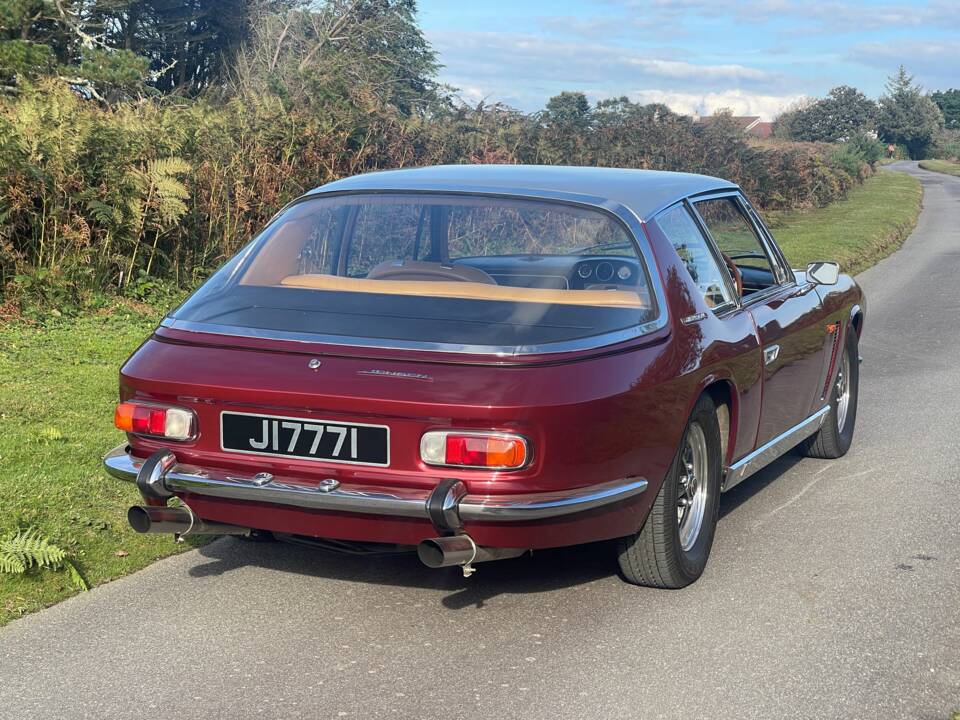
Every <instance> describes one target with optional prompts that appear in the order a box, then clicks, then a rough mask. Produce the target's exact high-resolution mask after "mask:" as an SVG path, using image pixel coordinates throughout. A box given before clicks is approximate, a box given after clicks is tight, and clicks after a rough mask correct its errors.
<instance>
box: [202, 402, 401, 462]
mask: <svg viewBox="0 0 960 720" xmlns="http://www.w3.org/2000/svg"><path fill="white" fill-rule="evenodd" d="M220 447H221V449H223V450H229V451H230V452H239V453H249V454H251V455H274V456H278V457H293V458H301V459H304V460H319V461H323V462H338V463H352V464H355V465H379V466H381V467H387V466H388V465H389V464H390V428H388V427H387V426H386V425H365V424H361V423H342V422H333V421H331V420H313V419H307V418H296V417H286V416H283V415H254V414H252V413H240V412H223V413H220Z"/></svg>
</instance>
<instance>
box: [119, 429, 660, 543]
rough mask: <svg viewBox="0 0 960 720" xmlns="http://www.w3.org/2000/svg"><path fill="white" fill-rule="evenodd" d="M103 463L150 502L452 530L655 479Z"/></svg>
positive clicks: (565, 505) (559, 507) (526, 516)
mask: <svg viewBox="0 0 960 720" xmlns="http://www.w3.org/2000/svg"><path fill="white" fill-rule="evenodd" d="M103 465H104V468H105V469H106V471H107V472H108V473H109V474H110V475H112V476H113V477H115V478H118V479H120V480H126V481H128V482H136V483H137V485H138V487H139V488H140V491H141V494H143V495H144V496H145V497H151V498H157V497H169V496H170V495H171V494H173V493H193V494H195V495H206V496H212V497H222V498H228V499H231V500H248V501H251V502H262V503H274V504H277V505H292V506H294V507H298V508H304V509H309V510H331V511H336V512H348V513H366V514H373V515H391V516H395V517H409V518H420V519H424V520H430V521H431V522H433V524H434V525H436V526H438V527H440V528H442V529H449V530H456V529H457V526H458V525H459V524H460V523H463V522H525V521H532V520H543V519H549V518H555V517H561V516H564V515H571V514H574V513H579V512H584V511H586V510H594V509H596V508H600V507H604V506H607V505H610V504H613V503H616V502H620V501H622V500H626V499H627V498H631V497H633V496H635V495H638V494H640V493H642V492H643V491H644V490H646V489H647V481H646V480H644V479H643V478H638V477H631V478H624V479H622V480H614V481H612V482H607V483H601V484H598V485H590V486H587V487H581V488H576V489H573V490H563V491H558V492H547V493H528V494H522V495H521V494H518V495H470V494H468V493H467V492H466V488H465V486H464V485H463V483H461V482H457V481H441V482H440V484H438V486H437V488H436V489H434V490H420V489H403V488H389V489H386V488H384V487H382V486H367V485H361V484H355V485H354V484H351V485H350V486H343V485H340V484H339V483H337V482H336V481H333V482H328V483H320V484H319V485H318V486H309V485H301V484H299V483H290V482H283V481H280V480H277V479H274V478H272V477H270V476H266V475H259V476H252V477H241V476H238V475H233V474H229V473H227V472H226V471H223V470H214V469H208V468H201V467H197V466H195V465H184V464H180V463H178V462H177V461H176V457H175V456H174V455H173V453H172V452H171V451H169V450H158V451H157V452H156V453H154V454H153V455H152V456H151V457H150V458H136V457H133V456H131V455H130V454H129V453H128V452H127V446H126V445H120V446H118V447H116V448H114V449H113V450H111V451H110V452H109V453H108V454H107V455H106V457H104V459H103ZM144 466H146V467H144ZM141 470H143V472H141ZM164 493H166V495H164Z"/></svg>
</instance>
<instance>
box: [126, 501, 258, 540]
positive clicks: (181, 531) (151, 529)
mask: <svg viewBox="0 0 960 720" xmlns="http://www.w3.org/2000/svg"><path fill="white" fill-rule="evenodd" d="M127 522H128V523H130V527H131V528H133V529H134V530H135V531H136V532H138V533H155V534H161V535H164V534H173V535H179V536H180V537H185V536H187V535H249V534H250V532H251V530H250V528H245V527H240V526H239V525H226V524H224V523H211V522H206V521H205V520H202V519H201V518H199V517H197V516H196V515H195V514H194V513H193V511H192V510H191V509H190V508H189V507H187V506H186V505H183V506H181V507H163V506H152V505H148V506H143V505H134V506H133V507H131V508H130V509H129V510H127Z"/></svg>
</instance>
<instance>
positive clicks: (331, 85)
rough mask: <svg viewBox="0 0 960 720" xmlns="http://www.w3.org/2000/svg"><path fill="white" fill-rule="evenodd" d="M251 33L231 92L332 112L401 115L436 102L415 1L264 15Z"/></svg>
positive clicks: (376, 0) (360, 0) (352, 1)
mask: <svg viewBox="0 0 960 720" xmlns="http://www.w3.org/2000/svg"><path fill="white" fill-rule="evenodd" d="M252 33H253V34H252V38H251V40H250V42H249V43H247V44H246V46H245V49H244V52H243V53H242V54H241V55H240V57H239V58H238V60H237V67H236V69H235V72H234V73H233V81H234V85H235V88H234V89H235V91H237V92H238V93H241V94H242V93H253V94H269V95H273V96H278V97H280V98H281V99H282V100H283V101H284V102H285V103H286V104H287V105H288V106H292V105H294V104H312V105H317V106H323V107H324V108H325V109H327V110H331V111H335V110H336V108H334V107H333V106H332V105H333V104H336V105H338V106H340V107H341V108H342V109H343V111H344V112H347V111H354V110H362V112H364V113H366V112H368V111H369V110H371V109H372V107H371V106H376V107H377V108H383V107H386V106H388V105H389V106H392V107H393V108H395V109H397V110H399V111H400V113H401V114H402V115H404V116H411V115H417V114H423V113H425V112H427V110H428V109H429V108H430V107H431V105H432V104H433V103H435V102H436V101H437V100H438V99H439V92H438V85H437V83H436V81H435V79H434V78H435V75H436V72H437V69H438V67H439V65H438V64H437V57H436V53H435V52H434V51H433V49H432V48H431V47H430V44H429V43H428V42H427V40H426V38H425V37H424V36H423V33H422V32H421V30H420V28H419V27H418V26H417V24H416V2H415V1H414V0H328V1H327V2H326V3H324V4H323V5H321V6H317V7H314V6H310V7H306V8H294V9H290V10H287V11H285V12H282V13H278V12H264V13H261V14H259V15H258V16H257V17H256V18H255V19H254V22H253V31H252ZM358 122H362V118H359V119H358Z"/></svg>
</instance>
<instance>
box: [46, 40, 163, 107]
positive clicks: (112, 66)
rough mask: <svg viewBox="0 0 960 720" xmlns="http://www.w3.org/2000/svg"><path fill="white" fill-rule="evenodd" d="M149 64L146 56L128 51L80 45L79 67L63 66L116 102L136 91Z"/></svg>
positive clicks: (141, 84)
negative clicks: (81, 48) (81, 47)
mask: <svg viewBox="0 0 960 720" xmlns="http://www.w3.org/2000/svg"><path fill="white" fill-rule="evenodd" d="M149 67H150V61H149V59H147V58H145V57H141V56H140V55H136V54H134V53H133V52H132V51H130V50H122V49H121V50H104V49H103V48H83V50H81V53H80V63H79V66H77V67H76V69H75V70H74V69H72V68H65V69H64V73H65V74H70V73H75V74H76V75H77V76H78V77H79V78H81V79H83V80H85V81H87V82H90V83H92V84H93V85H94V86H95V87H96V88H97V89H98V92H99V93H100V94H101V95H103V96H105V97H106V98H107V99H110V100H112V101H117V100H121V99H124V98H132V97H136V96H137V95H138V94H139V92H140V91H141V89H142V87H143V80H144V78H145V77H146V76H147V71H148V69H149ZM81 92H82V91H81Z"/></svg>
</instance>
